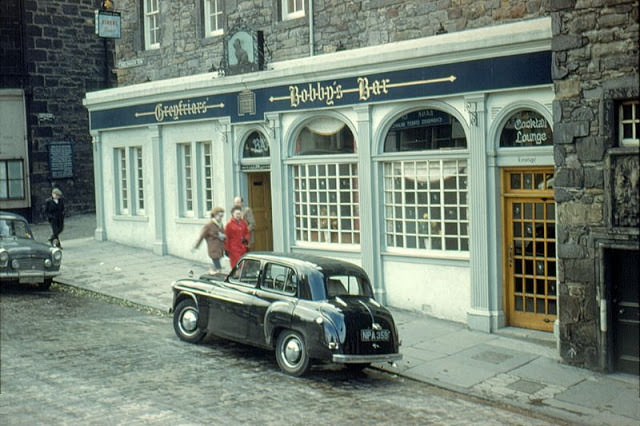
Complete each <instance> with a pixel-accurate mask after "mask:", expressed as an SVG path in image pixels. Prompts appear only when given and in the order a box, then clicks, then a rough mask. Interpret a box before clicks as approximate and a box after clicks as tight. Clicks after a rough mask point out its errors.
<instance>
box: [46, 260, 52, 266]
mask: <svg viewBox="0 0 640 426" xmlns="http://www.w3.org/2000/svg"><path fill="white" fill-rule="evenodd" d="M51 265H52V263H51V259H45V260H44V266H45V268H51Z"/></svg>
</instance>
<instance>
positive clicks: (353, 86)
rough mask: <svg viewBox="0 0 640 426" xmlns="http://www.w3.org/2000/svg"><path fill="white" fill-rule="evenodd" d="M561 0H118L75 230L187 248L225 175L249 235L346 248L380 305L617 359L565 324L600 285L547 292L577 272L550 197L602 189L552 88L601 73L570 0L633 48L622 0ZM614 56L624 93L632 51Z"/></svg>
mask: <svg viewBox="0 0 640 426" xmlns="http://www.w3.org/2000/svg"><path fill="white" fill-rule="evenodd" d="M582 3H583V2H556V1H510V2H495V1H423V2H412V1H411V2H410V1H399V0H369V1H350V2H343V1H334V0H315V1H314V0H298V1H293V2H292V1H277V0H273V1H269V0H264V1H256V0H253V1H250V0H236V1H218V0H202V1H196V2H190V1H189V2H187V1H171V2H169V1H163V0H158V1H151V2H141V1H134V0H127V1H125V0H123V1H119V2H118V3H117V4H116V9H118V10H120V11H121V12H122V17H123V31H122V38H121V39H120V40H118V42H117V43H116V61H115V63H116V68H115V73H116V75H117V78H118V88H114V89H110V90H104V91H97V92H92V93H88V94H87V96H86V99H85V105H86V106H87V108H88V109H89V115H90V121H91V134H92V137H93V140H94V146H95V156H94V162H95V166H94V167H95V169H96V215H97V219H98V228H97V229H96V238H98V239H109V240H114V241H119V242H122V243H126V244H131V245H136V246H139V247H142V248H145V249H149V250H153V251H155V252H156V253H159V254H166V253H171V254H173V255H177V256H181V257H186V258H198V259H200V260H203V261H205V260H206V259H207V258H206V254H205V253H204V252H201V253H198V254H195V255H194V254H192V253H191V251H190V248H191V243H192V241H191V240H192V238H191V237H193V238H195V236H196V235H197V233H198V230H199V228H200V227H201V226H202V224H203V223H204V221H206V220H207V217H208V212H209V210H210V209H211V208H212V207H213V206H216V205H220V206H223V207H229V206H230V205H231V200H232V199H233V197H234V196H235V195H237V194H240V195H242V196H244V197H245V199H246V200H247V201H248V203H249V204H250V205H251V206H252V208H253V209H254V213H255V214H256V217H257V220H258V229H257V231H256V246H255V249H264V250H272V249H274V250H279V251H293V252H310V253H316V254H322V255H326V256H333V257H340V258H343V259H348V260H350V261H352V262H354V263H357V264H360V265H362V266H363V267H364V268H365V269H366V270H367V271H368V273H369V274H370V276H371V278H372V281H373V283H374V287H375V291H376V294H377V297H379V299H380V300H382V301H383V302H384V303H386V304H389V305H391V306H394V307H397V308H404V309H411V310H416V311H421V312H424V313H427V314H430V315H434V316H437V317H440V318H447V319H450V320H454V321H459V322H465V323H467V324H468V325H469V326H470V327H471V328H473V329H478V330H484V331H487V332H497V331H500V330H504V329H505V327H519V328H527V329H532V330H538V331H532V332H528V333H527V335H535V336H536V337H539V338H541V339H543V340H547V341H549V342H552V343H556V344H558V345H559V347H560V348H562V350H561V354H562V356H563V357H564V359H566V360H567V362H571V363H575V364H578V365H584V366H588V367H590V368H596V369H607V368H611V369H614V368H617V367H615V366H613V365H607V366H605V365H603V364H598V363H589V362H586V360H587V358H588V357H586V358H585V353H586V352H585V351H584V350H583V348H585V349H588V347H590V348H591V349H589V350H593V349H594V348H595V347H596V346H597V345H598V343H597V341H598V339H599V338H601V337H602V336H596V333H594V332H593V330H591V335H589V334H588V333H584V332H583V330H586V329H589V327H590V326H591V325H593V324H594V323H593V321H592V320H593V316H594V315H597V312H598V309H600V307H601V304H600V302H599V301H598V300H596V298H595V297H596V295H595V294H593V291H591V294H587V293H588V292H586V291H584V292H583V294H585V295H587V296H592V298H591V299H589V300H586V299H585V301H584V303H582V304H581V305H580V310H581V312H583V314H580V315H577V316H576V315H574V314H573V313H572V312H570V311H568V310H569V309H571V303H572V301H573V299H572V297H573V296H572V295H574V294H575V293H576V291H575V289H576V288H578V287H580V286H582V288H583V290H586V288H588V287H589V286H591V289H593V288H594V286H595V274H596V271H593V274H594V275H591V276H589V277H588V279H587V280H585V282H583V283H578V282H577V280H575V281H576V284H574V283H573V282H572V283H568V282H565V280H566V277H565V275H563V274H564V273H565V271H567V270H568V269H567V268H568V267H570V266H571V265H572V264H573V263H572V262H573V260H571V259H570V258H568V257H567V255H569V257H570V256H571V250H577V247H576V246H577V244H575V243H571V240H570V236H569V234H571V232H568V231H567V229H568V227H567V225H565V224H562V223H559V222H560V221H563V220H565V221H566V220H567V218H566V217H565V213H568V212H567V211H559V210H558V209H560V208H565V207H569V206H570V205H569V204H567V205H566V206H565V205H564V204H563V203H564V202H565V201H567V200H573V199H574V198H577V199H579V200H581V202H583V201H586V197H583V196H582V193H588V194H589V196H590V197H591V199H599V200H601V201H602V200H604V199H605V198H606V197H605V195H604V194H605V193H608V192H607V191H608V189H607V188H608V187H606V186H605V182H606V179H605V176H604V175H605V173H604V170H605V169H606V168H607V167H609V170H611V168H610V166H607V165H606V164H607V163H606V162H607V161H609V160H607V158H608V157H607V158H605V156H604V151H603V154H602V158H600V159H597V158H594V157H593V156H594V152H595V151H594V150H595V148H594V145H596V143H595V140H596V139H597V138H596V137H595V136H596V134H598V135H601V134H602V133H601V131H598V130H597V129H595V127H593V126H594V124H593V123H595V118H594V117H598V116H600V115H602V114H603V113H602V109H600V110H598V114H595V113H593V114H595V115H594V116H592V117H591V118H588V117H589V115H588V113H587V111H586V109H585V108H583V107H580V108H575V110H574V105H581V106H582V105H583V104H584V102H582V100H580V99H578V98H576V99H571V100H570V101H569V99H570V96H569V97H566V99H565V96H566V95H563V98H558V96H557V93H564V92H567V94H571V96H578V94H579V95H580V96H583V94H584V93H586V94H589V96H592V97H595V93H596V92H595V88H593V89H592V88H591V87H592V86H593V87H597V79H598V78H601V77H602V78H609V77H611V76H610V75H609V74H607V73H604V72H602V73H601V74H599V75H598V76H596V74H595V73H593V72H592V71H591V70H592V69H593V68H594V66H595V65H594V64H592V63H591V62H589V59H588V55H589V54H591V53H594V52H595V53H598V52H600V53H599V54H603V53H604V52H603V51H602V50H599V49H600V48H601V47H596V48H595V49H592V48H591V46H590V45H589V43H590V42H591V41H592V40H595V39H596V38H597V37H596V36H595V33H593V31H595V30H593V29H591V28H590V27H588V25H589V24H588V22H589V21H588V18H589V17H590V15H587V14H585V15H584V16H580V15H579V14H580V11H583V12H584V11H586V10H590V9H591V8H593V9H598V15H599V16H600V21H599V22H601V23H600V24H599V25H601V26H602V27H603V33H607V32H608V30H606V28H613V27H616V26H618V27H619V30H618V31H617V32H612V33H611V34H610V35H609V37H610V38H612V39H615V40H621V39H625V40H627V41H626V42H620V43H618V42H616V43H615V46H618V47H619V51H622V49H623V46H624V45H625V43H627V46H629V47H631V48H633V47H634V44H633V41H632V40H636V42H635V43H636V44H635V49H636V50H637V5H634V4H633V2H629V1H626V2H624V1H619V2H613V3H616V4H613V5H611V6H608V7H606V8H602V7H601V6H602V4H601V3H602V2H587V3H589V4H590V5H591V3H594V5H592V6H586V5H585V4H582ZM600 9H602V10H600ZM624 10H626V14H625V12H622V11H624ZM618 15H622V16H618ZM623 19H626V21H624V22H623V23H622V24H617V22H619V21H620V20H623ZM634 19H635V21H634ZM572 20H575V21H576V24H572V23H571V22H572ZM634 22H635V26H634ZM579 23H582V24H581V25H583V27H580V26H579V25H578V24H579ZM584 25H586V26H584ZM574 31H578V32H576V33H574ZM596 32H598V31H596ZM603 37H607V36H606V35H603ZM580 49H582V50H580ZM607 49H608V48H607ZM605 50H606V49H605ZM621 56H624V55H621ZM578 59H579V60H580V61H584V63H585V65H584V68H585V69H586V70H589V73H588V78H590V79H592V80H593V81H592V82H591V83H589V84H586V82H585V83H584V84H585V85H586V86H589V87H590V88H589V89H588V90H585V91H582V90H581V89H580V88H579V87H580V85H581V84H582V82H581V79H582V78H583V77H587V76H586V75H585V76H583V75H581V74H580V72H581V69H582V65H581V63H580V62H579V61H578ZM625 59H626V58H625ZM615 64H622V59H618V60H617V62H616V63H615ZM609 66H610V67H611V69H614V68H616V66H617V65H613V64H612V65H606V66H604V65H602V67H604V68H602V69H605V68H606V67H609ZM597 67H598V68H599V67H600V65H598V66H597ZM619 72H621V73H622V74H625V75H626V76H627V79H626V81H627V82H629V83H630V86H629V90H633V77H634V75H635V76H637V67H635V68H634V67H633V66H629V68H628V69H626V68H624V69H620V71H619ZM634 73H635V74H634ZM576 81H577V83H576ZM612 84H613V83H612ZM576 85H577V87H578V89H575V86H576ZM635 87H636V90H637V85H636V86H635ZM572 90H573V92H572ZM631 95H632V93H630V92H629V93H628V96H631ZM617 96H618V97H617V98H616V99H621V98H619V95H617ZM607 99H608V98H607ZM625 99H627V98H625ZM628 99H629V100H632V97H629V98H628ZM562 102H569V105H570V106H568V107H566V108H567V109H566V112H565V106H564V105H560V104H561V103H562ZM626 105H627V104H626V103H625V106H626ZM601 108H602V107H601ZM633 108H635V107H633ZM559 110H562V111H563V112H562V114H559ZM633 111H635V109H633ZM564 114H566V115H567V117H565V116H564ZM610 118H611V120H613V119H614V117H613V116H612V117H610ZM580 120H588V121H590V123H592V124H591V128H590V131H591V132H592V133H593V136H594V137H593V138H591V139H588V142H587V143H586V144H582V143H578V142H577V141H578V140H579V139H581V138H582V139H584V138H586V137H587V135H588V133H587V134H582V133H578V134H576V135H575V136H577V138H574V137H573V136H571V135H570V134H571V132H572V131H578V132H581V131H582V130H583V126H582V123H580ZM574 121H575V123H574ZM610 123H611V122H610ZM632 127H633V125H632ZM556 128H558V129H559V131H560V135H558V134H556ZM636 137H637V136H636ZM554 143H555V144H557V145H558V146H560V147H561V148H558V147H556V146H554ZM635 144H636V145H635V147H636V148H634V146H633V142H632V145H631V147H625V148H624V149H625V150H630V151H633V150H634V149H635V150H636V151H637V139H636V142H635ZM625 152H626V151H625ZM574 153H578V156H580V155H582V156H587V161H583V159H581V160H578V159H577V157H576V155H575V154H574ZM616 158H618V157H616ZM565 160H566V161H567V164H568V165H570V167H574V166H575V165H576V164H580V165H581V167H582V166H584V171H583V170H581V171H580V173H583V175H584V176H587V175H588V176H589V179H588V181H589V182H591V183H593V182H595V181H597V173H595V172H594V170H596V169H597V168H598V167H599V168H600V170H601V171H602V175H601V176H602V179H601V182H602V187H601V189H600V190H601V194H600V196H598V194H596V193H595V191H593V189H594V188H593V187H592V186H590V187H589V188H585V189H583V190H581V189H576V187H575V186H576V183H575V182H573V183H570V179H572V178H573V176H576V175H577V173H576V172H574V171H573V170H567V166H566V165H565ZM556 166H557V167H558V168H557V175H556ZM587 169H590V170H589V171H587ZM636 170H637V168H636ZM576 182H578V183H580V185H583V184H584V183H585V182H587V179H580V180H579V181H576ZM569 183H570V184H569ZM590 185H592V184H590ZM569 194H570V195H569ZM625 194H626V193H625ZM555 197H559V198H560V200H561V202H560V203H556V199H555ZM572 197H574V198H572ZM623 197H624V196H623ZM573 203H574V204H575V203H576V202H575V201H573ZM621 204H624V205H626V199H625V201H624V202H622V203H621ZM601 207H602V208H603V209H605V204H604V202H603V201H602V203H601ZM590 208H591V209H593V208H595V207H590ZM596 209H597V208H596ZM582 211H583V210H580V212H582ZM617 214H621V210H618V213H617ZM602 217H604V212H603V214H602ZM570 219H573V217H572V218H570ZM589 224H591V222H589ZM569 228H570V226H569ZM581 229H584V226H583V227H582V228H581ZM625 229H626V230H627V231H625V232H627V234H624V235H625V237H624V238H626V239H627V240H630V241H631V240H633V238H634V237H633V230H632V229H631V227H626V228H625ZM556 230H558V231H559V237H560V239H559V240H556ZM571 235H572V234H571ZM616 235H619V234H616ZM629 235H630V236H629ZM621 238H622V237H621ZM578 240H579V241H580V242H581V244H582V243H584V244H585V249H586V246H587V245H588V244H590V243H588V242H587V241H585V239H584V238H578ZM556 247H557V250H556ZM608 256H610V254H608ZM583 263H585V262H584V261H583ZM581 276H582V277H584V276H586V275H584V274H581ZM572 280H573V279H572ZM636 289H637V287H636ZM567 295H569V296H567ZM636 301H637V299H636ZM592 305H593V306H592ZM565 306H566V308H565ZM592 307H593V309H591V308H592ZM587 313H588V315H587ZM563 321H566V324H564V323H563ZM590 321H591V323H589V322H590ZM596 327H600V326H599V325H596ZM601 328H602V327H601ZM605 328H606V327H605ZM576 331H577V332H576ZM620 337H621V336H619V338H620ZM588 338H592V339H593V340H592V341H591V340H590V341H589V344H586V343H587V339H588ZM633 344H634V343H633V342H631V345H632V346H633ZM637 347H638V346H637V341H636V342H635V348H636V350H637ZM598 350H599V351H602V350H604V351H605V353H607V354H609V353H611V351H610V349H607V348H602V347H600V348H599V349H598ZM598 353H600V354H601V355H602V353H603V352H598ZM607 356H609V355H607ZM603 357H604V356H603Z"/></svg>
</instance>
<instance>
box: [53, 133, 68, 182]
mask: <svg viewBox="0 0 640 426" xmlns="http://www.w3.org/2000/svg"><path fill="white" fill-rule="evenodd" d="M49 173H50V174H51V177H52V178H54V179H60V178H70V177H73V145H72V144H71V142H70V141H68V142H52V143H50V144H49Z"/></svg>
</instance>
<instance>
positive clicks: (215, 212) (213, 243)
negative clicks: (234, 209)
mask: <svg viewBox="0 0 640 426" xmlns="http://www.w3.org/2000/svg"><path fill="white" fill-rule="evenodd" d="M223 217H224V209H223V208H222V207H214V208H213V209H211V221H210V222H209V223H207V224H206V225H205V226H204V227H203V228H202V232H200V237H199V238H198V241H196V243H195V244H194V245H193V248H194V249H197V248H198V247H199V246H200V243H201V242H202V240H206V241H207V249H208V254H209V257H210V258H211V261H212V262H213V267H212V268H210V269H209V273H210V274H216V273H218V272H220V271H221V269H222V267H221V265H220V258H221V257H222V256H223V255H224V240H225V239H226V237H225V235H224V227H223V225H222V218H223Z"/></svg>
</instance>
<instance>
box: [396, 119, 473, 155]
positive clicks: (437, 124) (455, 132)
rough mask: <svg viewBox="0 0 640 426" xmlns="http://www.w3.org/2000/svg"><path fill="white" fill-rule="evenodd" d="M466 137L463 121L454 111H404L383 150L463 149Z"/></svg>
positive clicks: (465, 144) (465, 145)
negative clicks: (450, 112) (460, 120)
mask: <svg viewBox="0 0 640 426" xmlns="http://www.w3.org/2000/svg"><path fill="white" fill-rule="evenodd" d="M466 147H467V139H466V136H465V134H464V129H463V127H462V125H461V124H460V122H459V121H458V120H457V119H456V118H455V117H453V116H452V115H450V114H448V113H446V112H444V111H438V110H433V109H425V110H420V111H413V112H411V113H409V114H406V115H403V116H402V117H400V118H399V119H398V120H396V122H395V123H393V125H392V126H391V129H389V133H387V137H386V139H385V144H384V152H398V151H422V150H435V149H451V148H456V149H463V148H466Z"/></svg>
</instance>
